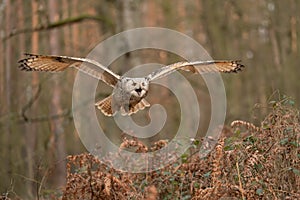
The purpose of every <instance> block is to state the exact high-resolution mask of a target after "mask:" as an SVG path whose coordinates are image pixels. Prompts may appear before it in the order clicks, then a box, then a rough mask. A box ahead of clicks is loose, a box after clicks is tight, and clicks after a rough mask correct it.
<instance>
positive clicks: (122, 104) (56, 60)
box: [19, 54, 244, 116]
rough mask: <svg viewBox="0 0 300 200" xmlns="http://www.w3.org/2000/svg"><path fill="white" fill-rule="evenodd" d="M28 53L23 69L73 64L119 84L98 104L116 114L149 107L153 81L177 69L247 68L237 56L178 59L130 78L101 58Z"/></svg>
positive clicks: (105, 111) (226, 70)
mask: <svg viewBox="0 0 300 200" xmlns="http://www.w3.org/2000/svg"><path fill="white" fill-rule="evenodd" d="M25 55H26V56H27V58H25V59H22V60H20V61H19V64H20V65H19V68H20V69H21V70H25V71H49V72H59V71H63V70H65V69H67V68H69V67H75V68H77V69H79V70H81V71H83V72H85V73H88V74H90V75H91V76H93V77H96V78H98V79H100V80H102V81H103V82H105V83H106V84H108V85H110V86H112V87H113V88H115V90H114V92H113V94H112V95H110V96H108V97H107V98H105V99H103V100H101V101H99V102H97V103H96V104H95V106H96V107H97V108H98V109H100V110H101V112H102V113H103V114H104V115H107V116H112V115H114V114H115V113H116V112H117V111H120V112H121V114H122V115H131V114H132V113H136V112H137V111H139V110H143V109H144V108H145V107H149V106H150V104H149V103H148V102H147V101H146V100H145V99H144V98H145V97H146V96H147V94H148V90H149V84H150V83H151V81H153V80H157V79H159V78H162V77H165V76H167V75H169V74H171V73H173V72H174V71H177V70H184V71H189V72H192V73H196V74H203V73H212V72H224V73H233V72H238V71H241V70H242V68H244V65H242V64H240V61H235V60H232V61H227V60H221V61H215V60H212V61H196V62H178V63H174V64H171V65H167V66H165V67H162V68H160V69H157V70H155V71H153V72H152V73H150V74H149V75H148V76H145V77H142V78H129V77H124V76H119V75H117V74H115V73H114V72H112V71H111V70H110V69H108V68H106V67H105V66H103V65H101V64H100V63H98V62H97V61H95V60H91V59H88V58H76V57H68V56H44V55H34V54H25Z"/></svg>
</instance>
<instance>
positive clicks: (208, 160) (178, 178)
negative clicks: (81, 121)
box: [41, 98, 300, 200]
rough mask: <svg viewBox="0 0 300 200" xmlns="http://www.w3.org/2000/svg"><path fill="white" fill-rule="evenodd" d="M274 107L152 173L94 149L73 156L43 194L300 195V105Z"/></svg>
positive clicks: (132, 143)
mask: <svg viewBox="0 0 300 200" xmlns="http://www.w3.org/2000/svg"><path fill="white" fill-rule="evenodd" d="M268 109H269V111H268V114H267V116H266V117H265V119H264V120H263V121H262V122H261V125H260V126H255V125H254V124H252V123H249V122H245V121H241V120H237V121H233V122H232V123H231V127H224V129H223V132H222V135H221V137H220V138H219V139H217V140H215V141H214V142H215V145H213V150H212V151H210V152H209V154H208V155H207V156H205V157H203V158H201V157H200V156H199V148H200V146H202V147H203V146H206V147H208V146H210V142H213V141H212V140H213V139H212V138H206V139H203V140H201V141H197V140H193V141H192V142H191V146H190V149H189V150H188V151H187V152H188V153H185V154H183V155H181V157H180V158H179V159H178V160H177V161H176V162H174V163H172V164H169V165H168V166H167V167H164V168H162V169H159V170H155V171H152V172H148V173H127V172H126V173H125V172H120V171H117V170H115V169H114V168H109V167H108V166H107V165H106V164H104V163H103V162H102V161H100V160H99V159H97V158H96V157H94V156H93V155H91V154H80V155H72V156H68V158H67V177H66V180H67V182H66V185H65V187H64V188H63V189H62V190H61V191H59V192H57V193H52V194H49V193H48V194H41V199H63V200H69V199H70V200H74V199H78V200H79V199H95V200H96V199H145V200H156V199H212V200H215V199H223V200H225V199H300V190H299V188H300V114H299V110H298V109H297V108H296V107H295V106H294V102H293V101H292V100H291V99H289V98H283V99H281V100H279V101H271V102H270V103H269V108H268ZM210 140H211V141H210ZM167 144H168V143H167V142H166V141H164V140H162V141H158V142H156V143H154V144H153V146H152V147H151V148H147V147H146V146H145V145H144V144H143V143H141V142H140V141H138V140H137V139H126V138H125V139H124V141H123V143H122V144H121V146H120V149H124V148H126V149H131V150H133V151H134V152H138V153H146V152H149V151H152V152H153V151H155V150H157V149H161V148H163V147H164V146H165V145H167ZM118 156H120V155H115V157H114V155H111V156H110V157H109V158H107V159H112V160H113V159H120V157H118Z"/></svg>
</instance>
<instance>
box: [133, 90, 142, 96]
mask: <svg viewBox="0 0 300 200" xmlns="http://www.w3.org/2000/svg"><path fill="white" fill-rule="evenodd" d="M135 91H136V93H138V95H139V96H140V95H141V93H142V91H143V90H142V88H137V89H135Z"/></svg>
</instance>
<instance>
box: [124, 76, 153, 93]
mask: <svg viewBox="0 0 300 200" xmlns="http://www.w3.org/2000/svg"><path fill="white" fill-rule="evenodd" d="M123 84H124V86H125V88H126V90H127V91H128V92H129V93H130V94H131V95H132V96H135V97H140V98H143V97H145V96H146V95H147V93H148V90H149V80H148V79H147V78H125V80H124V82H123Z"/></svg>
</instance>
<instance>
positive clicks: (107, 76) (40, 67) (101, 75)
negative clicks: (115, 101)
mask: <svg viewBox="0 0 300 200" xmlns="http://www.w3.org/2000/svg"><path fill="white" fill-rule="evenodd" d="M25 55H26V56H27V58H25V59H22V60H20V61H19V62H18V63H19V68H20V69H21V70H25V71H50V72H59V71H63V70H65V69H67V68H69V67H75V68H77V69H79V70H80V71H83V72H84V73H87V74H89V75H91V76H93V77H95V78H97V79H100V80H102V81H103V82H105V83H106V84H108V85H110V86H112V87H114V86H115V85H116V83H117V82H118V80H119V79H120V76H119V75H117V74H115V73H114V72H112V71H111V70H109V69H108V68H107V67H105V66H103V65H101V64H100V63H98V62H97V61H95V60H91V59H88V58H76V57H68V56H44V55H34V54H25ZM99 68H100V70H99Z"/></svg>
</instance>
